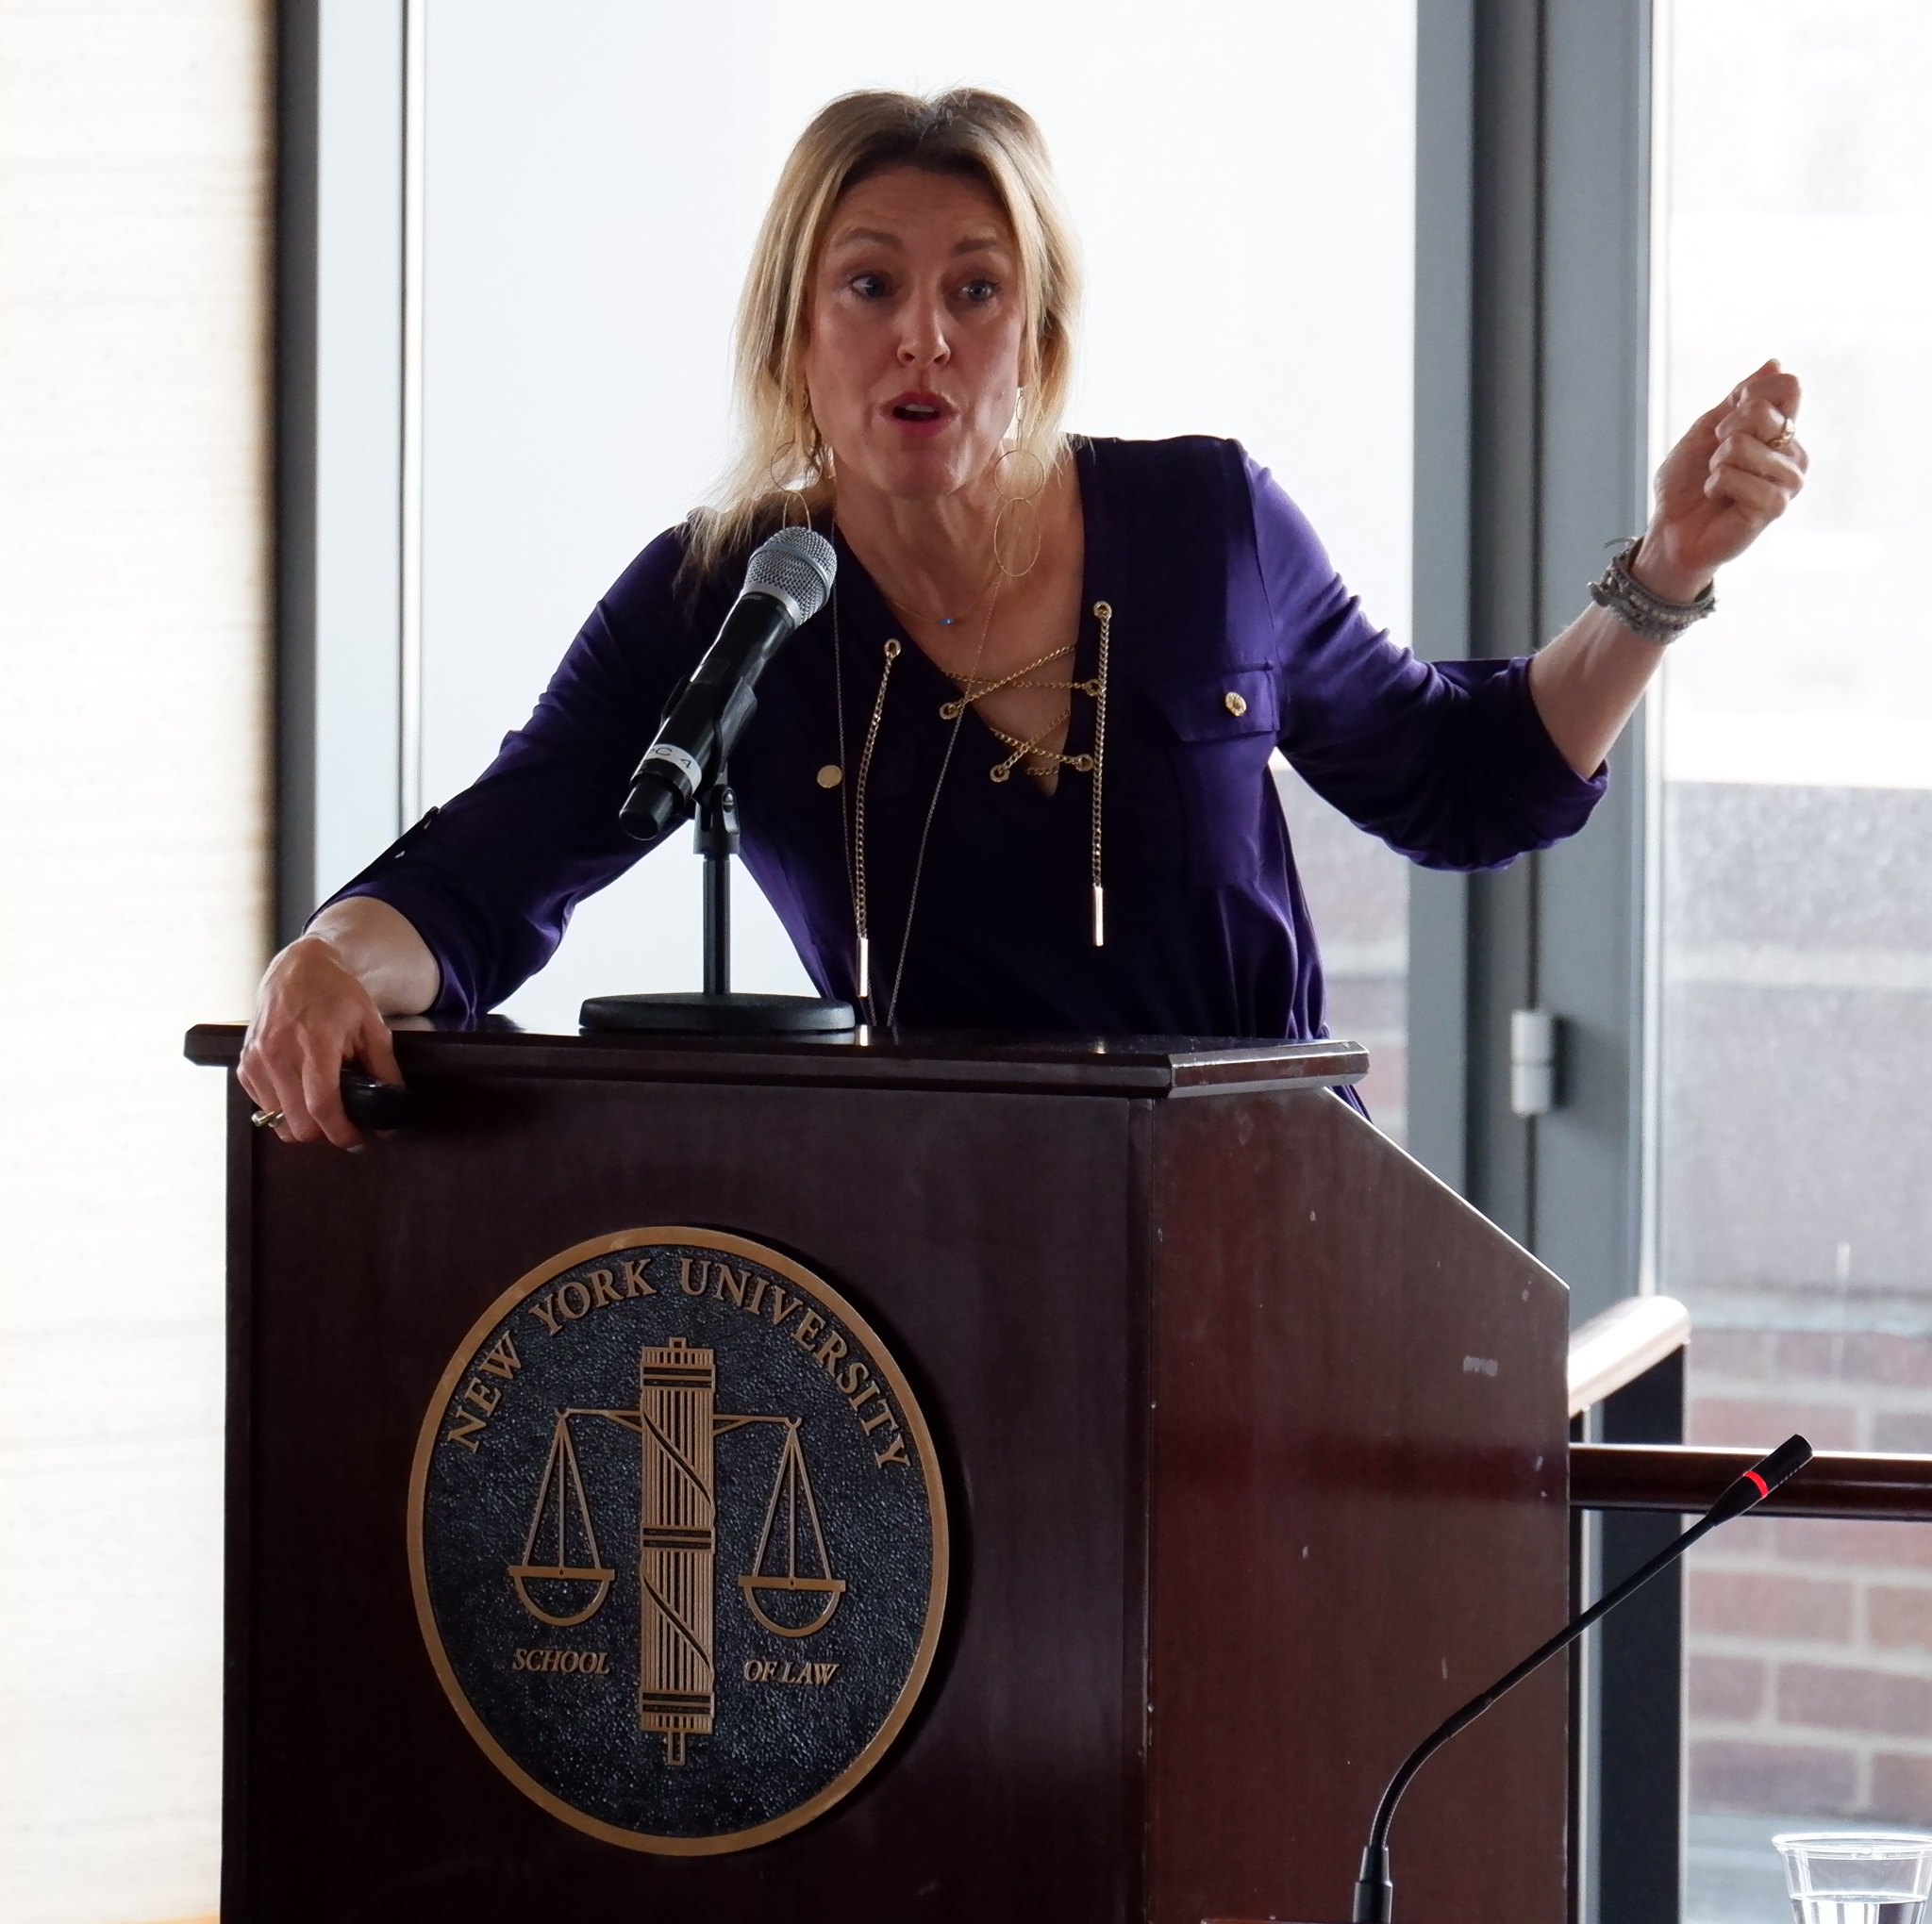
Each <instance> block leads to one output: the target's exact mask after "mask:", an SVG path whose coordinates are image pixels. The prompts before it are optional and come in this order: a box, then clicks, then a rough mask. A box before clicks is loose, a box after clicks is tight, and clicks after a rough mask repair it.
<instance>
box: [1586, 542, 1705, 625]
mask: <svg viewBox="0 0 1932 1924" xmlns="http://www.w3.org/2000/svg"><path fill="white" fill-rule="evenodd" d="M1641 540H1642V537H1641V535H1640V536H1637V537H1635V538H1634V539H1631V540H1629V541H1627V542H1625V543H1624V546H1623V547H1622V548H1620V549H1619V550H1618V551H1617V552H1616V554H1614V555H1613V556H1610V565H1609V566H1608V567H1607V568H1606V569H1605V570H1604V572H1602V573H1601V574H1600V575H1598V576H1597V578H1596V579H1595V580H1594V581H1592V582H1591V584H1590V598H1591V601H1593V602H1594V603H1595V604H1596V605H1597V606H1598V607H1600V608H1608V609H1609V611H1610V612H1611V614H1613V615H1615V616H1616V618H1617V619H1618V620H1619V621H1620V622H1623V624H1624V626H1625V627H1626V628H1628V629H1629V630H1630V632H1631V633H1632V634H1633V635H1641V637H1642V638H1643V639H1644V640H1646V641H1655V642H1656V643H1657V646H1658V647H1659V648H1667V647H1669V645H1670V644H1671V643H1672V642H1673V641H1674V640H1675V639H1677V637H1678V636H1679V635H1681V634H1682V633H1683V632H1684V630H1685V629H1686V628H1688V627H1690V626H1691V623H1692V622H1701V621H1703V619H1704V618H1705V616H1706V615H1707V614H1710V613H1712V612H1713V611H1714V610H1715V609H1716V607H1717V590H1716V589H1715V587H1714V586H1713V584H1712V583H1710V582H1706V583H1705V584H1704V587H1703V588H1702V589H1700V590H1699V592H1698V596H1697V599H1696V600H1695V601H1691V602H1674V601H1666V600H1665V599H1664V598H1663V596H1662V595H1660V594H1653V593H1652V592H1651V590H1650V589H1647V588H1645V587H1644V585H1643V584H1642V583H1641V581H1639V580H1638V579H1637V577H1636V576H1635V575H1634V574H1632V573H1631V572H1630V557H1631V556H1633V555H1634V554H1636V552H1637V549H1638V546H1639V544H1640V542H1641Z"/></svg>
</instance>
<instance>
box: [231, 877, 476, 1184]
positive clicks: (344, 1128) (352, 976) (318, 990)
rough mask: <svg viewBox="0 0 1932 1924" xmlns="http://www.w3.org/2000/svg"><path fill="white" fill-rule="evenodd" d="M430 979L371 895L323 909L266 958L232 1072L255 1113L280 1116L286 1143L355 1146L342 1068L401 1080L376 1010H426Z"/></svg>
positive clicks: (419, 953) (415, 938) (416, 941)
mask: <svg viewBox="0 0 1932 1924" xmlns="http://www.w3.org/2000/svg"><path fill="white" fill-rule="evenodd" d="M438 979H439V978H438V970H437V965H436V959H435V957H434V956H433V955H431V954H430V953H429V950H428V947H427V945H426V944H425V942H424V940H423V938H422V937H421V936H419V935H418V934H417V933H416V931H415V928H414V927H413V926H412V925H411V924H410V922H409V921H408V919H407V918H406V917H404V916H403V915H401V914H400V913H399V912H398V911H397V910H395V909H393V908H391V906H390V905H389V904H388V903H386V902H378V901H376V900H375V898H374V897H371V896H352V897H350V898H349V899H347V900H345V901H342V902H339V903H336V904H332V905H331V906H330V907H328V908H326V909H325V910H324V911H323V912H322V914H321V915H319V916H318V917H317V918H316V919H315V921H314V922H313V923H312V924H311V926H310V929H309V932H308V934H307V935H305V936H303V937H301V938H300V939H299V940H297V941H293V942H291V943H290V944H289V946H288V947H287V948H286V949H284V950H283V951H282V952H281V954H279V955H277V956H276V957H275V960H274V961H273V962H271V963H270V964H269V966H268V972H267V973H266V974H265V975H264V976H263V977H262V979H261V988H260V991H259V993H258V997H257V1000H256V1009H255V1020H253V1021H252V1022H251V1023H250V1024H249V1025H248V1036H247V1038H246V1040H245V1041H243V1043H242V1061H241V1064H240V1067H239V1069H238V1070H237V1073H238V1075H239V1076H240V1078H241V1082H242V1087H243V1088H244V1089H246V1090H247V1092H248V1093H249V1095H250V1096H252V1097H253V1098H254V1100H255V1103H256V1105H257V1107H258V1109H259V1110H261V1111H263V1112H264V1113H269V1114H272V1113H275V1112H276V1111H279V1112H280V1116H281V1120H279V1121H278V1122H277V1123H276V1124H275V1134H276V1135H277V1136H280V1137H281V1139H282V1140H283V1141H284V1142H318V1141H323V1140H327V1141H329V1142H332V1143H334V1144H335V1145H336V1146H337V1147H338V1148H339V1149H353V1148H355V1147H356V1146H357V1145H358V1143H359V1142H361V1140H362V1132H361V1131H360V1130H359V1129H358V1128H357V1127H356V1125H355V1124H354V1123H353V1122H352V1121H350V1120H349V1117H348V1112H347V1111H346V1110H345V1109H344V1108H343V1107H342V1092H341V1076H342V1070H343V1068H344V1067H345V1066H346V1065H347V1064H349V1063H352V1062H357V1063H360V1064H361V1066H362V1067H363V1069H364V1070H367V1071H368V1073H369V1074H370V1075H372V1076H374V1077H375V1079H376V1081H378V1082H387V1083H399V1082H401V1081H402V1079H403V1078H402V1071H401V1070H399V1069H398V1068H397V1067H396V1055H395V1045H394V1043H393V1042H392V1041H391V1037H390V1029H389V1024H388V1022H387V1021H385V1020H383V1010H384V1009H385V1008H387V1009H388V1010H389V1011H390V1012H391V1013H392V1014H404V1013H408V1014H414V1013H416V1012H418V1011H420V1010H423V1009H425V1008H427V1007H428V1006H429V1004H430V1003H432V1002H433V1001H434V1000H435V999H436V992H437V985H438Z"/></svg>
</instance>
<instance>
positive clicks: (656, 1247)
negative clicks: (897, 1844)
mask: <svg viewBox="0 0 1932 1924" xmlns="http://www.w3.org/2000/svg"><path fill="white" fill-rule="evenodd" d="M721 1405H723V1406H722V1407H721ZM408 1518H409V1528H408V1550H409V1567H410V1577H411V1582H412V1585H413V1587H414V1591H415V1598H416V1610H417V1619H418V1622H419V1624H420V1626H421V1628H422V1631H423V1636H424V1642H425V1647H426V1650H427V1652H428V1655H429V1658H430V1662H431V1664H432V1666H433V1667H434V1668H435V1670H436V1674H437V1676H438V1679H439V1681H440V1682H441V1684H442V1687H443V1689H444V1691H445V1692H446V1693H447V1695H448V1697H449V1700H450V1703H451V1706H452V1708H453V1709H454V1710H455V1712H456V1714H457V1716H458V1718H459V1719H460V1721H461V1723H462V1724H463V1726H464V1727H465V1728H466V1729H467V1730H468V1732H469V1733H470V1735H471V1737H472V1738H473V1739H475V1742H476V1743H477V1744H478V1745H479V1746H480V1747H481V1749H482V1750H483V1751H484V1753H485V1754H486V1755H487V1756H488V1757H489V1758H490V1760H491V1763H493V1764H494V1765H495V1766H496V1767H497V1768H498V1769H499V1770H500V1771H501V1772H502V1773H503V1774H504V1775H505V1776H506V1777H507V1778H508V1780H509V1781H510V1782H511V1783H514V1784H515V1785H516V1786H517V1788H518V1789H520V1790H521V1791H523V1792H524V1793H525V1795H526V1796H528V1797H529V1798H531V1799H532V1800H535V1801H536V1802H537V1803H538V1804H540V1805H541V1806H542V1807H543V1808H544V1809H545V1810H547V1811H548V1812H550V1814H551V1815H552V1816H556V1817H558V1818H561V1819H562V1820H563V1821H564V1822H566V1823H569V1824H572V1825H574V1826H575V1828H577V1829H579V1830H582V1831H587V1832H589V1833H591V1834H592V1835H595V1836H599V1837H602V1838H604V1839H606V1840H607V1841H608V1842H611V1843H614V1844H619V1845H623V1846H624V1847H625V1848H626V1849H635V1850H648V1851H656V1852H662V1853H669V1854H683V1855H692V1854H703V1853H708V1852H718V1851H726V1850H737V1849H747V1848H749V1847H751V1846H752V1845H755V1844H761V1843H765V1842H767V1841H769V1840H770V1839H772V1838H774V1837H778V1836H782V1835H784V1834H785V1833H787V1832H789V1831H791V1830H794V1829H796V1828H797V1827H798V1826H799V1825H801V1824H804V1823H808V1822H809V1821H810V1820H811V1819H812V1818H813V1817H815V1816H819V1815H820V1814H821V1813H823V1812H824V1811H826V1810H828V1809H830V1808H831V1807H832V1806H833V1805H835V1804H836V1803H837V1802H838V1801H839V1800H841V1798H843V1797H844V1796H845V1795H846V1794H847V1793H848V1792H849V1791H850V1790H851V1789H852V1788H853V1787H854V1785H855V1784H857V1783H858V1782H859V1781H860V1779H861V1778H863V1777H864V1776H865V1775H866V1774H867V1773H868V1772H869V1771H870V1770H872V1769H873V1768H874V1766H877V1765H878V1764H879V1763H880V1761H881V1760H882V1759H883V1758H884V1757H885V1755H886V1753H887V1752H888V1750H890V1748H891V1742H892V1739H893V1738H894V1736H896V1734H897V1733H898V1732H899V1730H900V1729H901V1728H902V1727H903V1725H904V1723H905V1721H906V1719H907V1717H908V1716H909V1715H910V1713H911V1709H912V1706H913V1703H914V1701H915V1700H917V1698H918V1695H919V1692H920V1690H921V1688H922V1687H923V1685H924V1682H925V1679H926V1676H927V1674H928V1672H929V1670H930V1668H931V1666H932V1660H933V1655H934V1650H935V1648H936V1646H937V1643H938V1638H939V1631H940V1624H941V1616H942V1613H943V1610H944V1603H945V1593H946V1574H947V1536H946V1512H945V1501H944V1492H943V1488H942V1486H941V1480H940V1474H939V1468H938V1464H937V1460H936V1458H935V1455H934V1451H933V1447H932V1440H931V1437H930V1435H929V1433H928V1432H927V1429H926V1426H925V1423H924V1418H923V1417H922V1415H921V1413H920V1410H919V1408H918V1405H917V1403H916V1402H915V1401H914V1398H913V1395H912V1392H911V1389H910V1386H909V1385H908V1383H907V1381H906V1378H905V1375H904V1373H903V1372H902V1371H901V1370H900V1368H898V1366H897V1364H896V1363H895V1362H894V1361H893V1359H892V1358H891V1355H889V1354H888V1353H887V1352H886V1350H885V1348H884V1347H883V1345H882V1344H881V1343H880V1341H879V1339H878V1337H877V1336H876V1335H874V1332H873V1330H872V1328H871V1327H870V1325H869V1324H868V1323H867V1322H866V1321H865V1319H863V1318H862V1317H861V1316H860V1315H859V1313H858V1311H857V1310H856V1309H855V1308H854V1307H853V1306H852V1304H851V1303H849V1302H846V1301H845V1300H844V1299H843V1298H842V1297H841V1296H840V1295H839V1294H837V1292H835V1291H834V1290H833V1289H832V1288H830V1286H829V1285H826V1284H825V1283H824V1281H823V1280H822V1279H821V1278H819V1277H818V1276H816V1275H815V1274H813V1273H812V1272H811V1271H810V1270H808V1269H806V1268H804V1266H803V1265H801V1264H800V1263H798V1262H797V1261H795V1260H794V1259H792V1258H791V1257H789V1256H787V1255H785V1254H783V1253H782V1252H778V1251H775V1250H771V1249H767V1248H765V1247H763V1246H761V1245H759V1244H758V1243H755V1242H752V1241H749V1240H748V1239H746V1238H743V1237H740V1236H730V1235H726V1234H724V1233H723V1232H719V1231H713V1230H699V1229H691V1228H682V1227H673V1228H664V1229H641V1230H626V1231H623V1232H621V1233H619V1234H617V1235H614V1236H599V1237H597V1238H595V1239H593V1240H591V1241H589V1242H584V1243H579V1244H577V1245H575V1247H574V1248H571V1249H568V1250H565V1251H563V1252H561V1253H560V1254H558V1255H557V1256H555V1257H553V1258H552V1259H551V1260H550V1261H548V1262H546V1263H543V1264H541V1265H539V1266H538V1268H536V1269H532V1270H531V1271H530V1272H529V1273H528V1274H527V1275H525V1276H524V1277H522V1278H521V1279H520V1280H519V1281H518V1282H517V1283H515V1284H513V1285H511V1286H510V1287H509V1288H508V1289H507V1290H505V1291H504V1292H503V1294H502V1295H500V1296H499V1297H498V1298H497V1299H496V1301H495V1302H492V1303H491V1305H490V1307H489V1308H488V1309H487V1310H486V1311H485V1312H484V1313H483V1315H482V1316H481V1317H480V1318H479V1319H478V1320H477V1322H476V1323H475V1326H474V1327H473V1328H472V1329H471V1330H470V1332H469V1334H468V1335H466V1336H465V1337H464V1338H463V1341H462V1342H461V1344H460V1345H459V1346H458V1349H457V1352H456V1353H455V1355H454V1356H453V1357H452V1359H451V1361H450V1364H449V1366H448V1368H446V1369H445V1370H444V1372H443V1375H442V1380H441V1383H440V1384H439V1385H437V1388H436V1391H435V1394H434V1395H433V1396H432V1397H431V1399H430V1402H429V1405H428V1408H427V1410H426V1412H425V1418H424V1421H423V1426H422V1429H421V1432H420V1433H419V1436H418V1442H417V1450H416V1458H415V1465H414V1470H413V1473H412V1476H411V1480H410V1489H409V1505H408Z"/></svg>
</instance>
